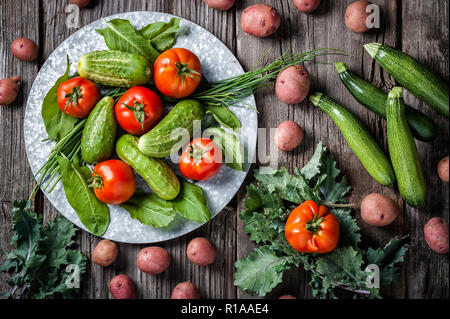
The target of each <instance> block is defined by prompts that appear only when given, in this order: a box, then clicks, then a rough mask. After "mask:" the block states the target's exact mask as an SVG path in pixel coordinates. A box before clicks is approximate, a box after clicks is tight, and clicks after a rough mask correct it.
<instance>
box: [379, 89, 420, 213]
mask: <svg viewBox="0 0 450 319" xmlns="http://www.w3.org/2000/svg"><path fill="white" fill-rule="evenodd" d="M386 112H387V114H386V120H387V137H388V145H389V154H390V156H391V161H392V166H393V167H394V172H395V175H396V177H397V185H398V190H399V191H400V194H401V195H402V197H403V199H404V200H405V201H406V202H407V203H408V204H409V205H411V206H413V207H420V206H422V205H423V203H424V202H425V199H426V196H427V189H426V185H425V179H424V177H423V172H422V167H421V166H420V160H419V153H418V151H417V146H416V143H415V142H414V139H413V137H412V134H411V131H410V129H409V127H408V124H407V122H406V117H405V104H404V102H403V94H402V88H401V87H394V88H393V89H392V90H391V92H389V97H388V100H387V102H386Z"/></svg>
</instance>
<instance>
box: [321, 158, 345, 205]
mask: <svg viewBox="0 0 450 319" xmlns="http://www.w3.org/2000/svg"><path fill="white" fill-rule="evenodd" d="M340 173H341V171H340V170H339V169H337V168H336V162H335V161H334V160H333V155H331V154H328V155H327V156H326V157H325V163H324V168H323V173H322V174H323V175H325V176H326V178H324V179H323V180H322V182H321V183H320V185H319V187H320V191H321V192H322V195H323V197H324V199H325V200H327V201H329V202H331V203H337V202H342V201H345V199H344V196H345V195H346V194H347V193H348V192H349V191H350V189H351V186H349V185H348V184H347V178H346V177H345V176H344V177H342V179H341V180H340V181H339V182H338V181H337V180H336V179H337V177H338V176H339V174H340Z"/></svg>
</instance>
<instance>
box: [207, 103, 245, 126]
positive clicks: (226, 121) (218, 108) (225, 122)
mask: <svg viewBox="0 0 450 319" xmlns="http://www.w3.org/2000/svg"><path fill="white" fill-rule="evenodd" d="M206 113H211V114H212V115H213V116H214V118H215V119H216V121H217V122H219V124H220V125H222V126H224V127H226V128H231V129H239V128H241V127H242V126H241V121H239V119H238V118H237V117H236V115H234V113H233V112H231V111H230V109H229V108H227V107H226V106H223V105H209V106H208V111H206Z"/></svg>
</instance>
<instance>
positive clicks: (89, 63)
mask: <svg viewBox="0 0 450 319" xmlns="http://www.w3.org/2000/svg"><path fill="white" fill-rule="evenodd" d="M78 73H79V74H80V75H81V76H82V77H83V78H86V79H89V80H91V81H93V82H95V83H98V84H102V85H106V86H113V87H125V88H128V87H132V86H136V85H142V84H146V83H148V82H149V81H150V79H151V77H152V66H151V63H149V62H148V61H147V60H146V59H145V58H144V57H142V56H140V55H138V54H134V53H127V52H122V51H114V50H105V51H94V52H89V53H86V54H84V55H83V56H82V57H81V58H80V60H79V61H78Z"/></svg>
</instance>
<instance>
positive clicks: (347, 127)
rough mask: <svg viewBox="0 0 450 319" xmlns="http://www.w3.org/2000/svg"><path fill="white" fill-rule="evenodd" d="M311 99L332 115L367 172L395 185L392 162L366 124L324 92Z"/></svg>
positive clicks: (377, 179) (387, 184) (380, 181)
mask: <svg viewBox="0 0 450 319" xmlns="http://www.w3.org/2000/svg"><path fill="white" fill-rule="evenodd" d="M309 100H310V101H311V102H312V103H313V104H314V106H316V107H317V108H319V109H320V110H322V111H323V112H325V113H326V114H328V115H329V116H330V117H331V119H332V120H333V122H334V123H335V124H336V125H337V127H338V128H339V129H340V131H341V132H342V135H344V137H345V139H346V140H347V142H348V144H349V145H350V148H351V149H352V150H353V152H355V154H356V156H357V157H358V159H359V160H360V161H361V163H362V164H363V166H364V168H365V169H366V170H367V172H368V173H369V174H370V175H371V176H372V177H373V178H374V179H375V180H376V181H377V182H378V183H380V184H381V185H383V186H392V185H394V183H395V174H394V171H393V169H392V166H391V163H389V161H388V159H387V158H386V156H385V155H384V153H383V151H382V150H381V148H380V147H379V146H378V144H377V143H376V142H375V140H374V139H373V137H372V136H371V135H370V133H369V132H368V131H367V129H366V128H365V127H364V125H363V124H362V123H361V122H360V121H358V119H357V118H356V117H355V116H354V115H353V114H352V113H350V111H348V110H347V109H346V108H344V107H343V106H341V105H339V104H338V103H337V102H335V101H334V100H333V99H331V98H330V97H328V96H326V95H324V94H323V93H320V92H317V93H314V94H313V95H311V96H310V98H309Z"/></svg>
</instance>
